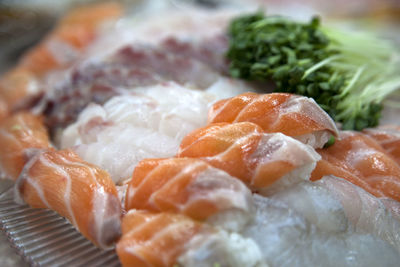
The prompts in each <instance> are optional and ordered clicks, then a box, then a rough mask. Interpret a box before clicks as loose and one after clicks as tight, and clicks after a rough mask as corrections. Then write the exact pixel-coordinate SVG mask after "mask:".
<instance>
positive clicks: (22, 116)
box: [0, 112, 51, 181]
mask: <svg viewBox="0 0 400 267" xmlns="http://www.w3.org/2000/svg"><path fill="white" fill-rule="evenodd" d="M0 147H1V150H0V167H1V171H2V173H3V175H4V177H5V178H7V179H11V180H14V181H15V180H16V179H17V178H18V176H19V174H20V173H21V171H22V169H23V167H24V165H25V164H26V163H27V162H28V160H29V159H30V158H31V156H32V154H33V153H34V151H35V150H41V149H50V148H51V145H50V141H49V136H48V133H47V129H46V128H45V126H44V125H43V120H42V118H41V117H40V116H35V115H33V114H31V113H29V112H19V113H16V114H14V115H12V116H10V117H8V118H6V119H5V120H3V121H2V122H1V123H0Z"/></svg>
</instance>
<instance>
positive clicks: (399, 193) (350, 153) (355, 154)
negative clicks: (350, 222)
mask: <svg viewBox="0 0 400 267" xmlns="http://www.w3.org/2000/svg"><path fill="white" fill-rule="evenodd" d="M318 153H319V154H320V155H321V156H322V160H321V161H320V162H318V164H317V167H316V168H315V170H314V172H313V173H312V177H311V179H312V180H314V181H315V180H318V179H320V178H322V177H323V176H324V175H329V174H332V175H335V176H337V177H340V178H344V179H346V180H348V181H350V182H351V183H353V184H355V185H357V186H359V187H361V188H363V189H364V190H366V191H367V192H369V193H371V194H373V195H374V196H376V197H389V198H392V199H395V200H397V201H400V167H399V165H398V164H397V163H396V162H395V161H394V160H393V159H392V157H390V156H389V155H387V153H386V151H385V150H384V149H383V148H382V147H381V146H380V145H379V144H378V143H377V142H376V141H375V140H374V139H372V138H371V137H369V136H367V135H365V134H362V133H359V132H350V131H343V132H341V133H340V136H339V139H338V140H337V141H336V142H335V144H334V145H332V146H330V147H328V148H326V149H320V150H318Z"/></svg>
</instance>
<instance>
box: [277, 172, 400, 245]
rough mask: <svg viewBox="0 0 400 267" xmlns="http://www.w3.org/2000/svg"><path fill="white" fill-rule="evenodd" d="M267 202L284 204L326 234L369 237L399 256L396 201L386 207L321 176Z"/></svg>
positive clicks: (354, 188)
mask: <svg viewBox="0 0 400 267" xmlns="http://www.w3.org/2000/svg"><path fill="white" fill-rule="evenodd" d="M271 198H272V199H275V200H279V201H282V202H284V203H285V204H286V205H288V206H289V207H290V208H291V209H293V210H295V211H296V212H298V213H299V214H301V215H302V216H304V218H305V219H306V220H307V221H308V222H309V223H312V224H314V225H315V226H316V227H318V229H320V230H322V231H324V232H326V233H332V234H340V233H344V232H348V231H354V232H356V233H361V234H372V235H373V236H375V237H377V238H380V239H382V240H384V241H386V242H387V243H389V244H391V245H392V246H393V247H394V248H396V249H397V250H398V251H399V253H400V234H399V231H398V229H400V222H399V221H398V219H396V214H394V213H393V212H392V211H393V210H395V209H396V208H397V209H399V208H400V203H398V202H396V201H393V202H396V204H395V203H390V204H389V203H388V202H387V200H382V199H379V198H376V197H374V196H372V195H371V194H369V193H368V192H366V191H365V190H364V189H362V188H360V187H358V186H355V185H353V184H352V183H350V182H348V181H346V180H344V179H341V178H337V177H334V176H325V177H323V178H322V179H320V180H318V181H316V182H309V181H304V182H300V183H298V184H296V185H294V186H292V187H290V188H288V189H287V190H283V191H280V192H278V193H277V194H274V195H273V196H271ZM387 205H390V207H388V208H387V207H386V206H387Z"/></svg>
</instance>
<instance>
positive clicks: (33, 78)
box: [0, 2, 122, 110]
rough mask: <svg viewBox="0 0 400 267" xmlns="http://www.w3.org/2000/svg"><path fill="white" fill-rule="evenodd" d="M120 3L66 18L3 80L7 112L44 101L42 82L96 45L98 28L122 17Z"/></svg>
mask: <svg viewBox="0 0 400 267" xmlns="http://www.w3.org/2000/svg"><path fill="white" fill-rule="evenodd" d="M121 12H122V10H121V6H120V5H119V4H117V3H111V2H110V3H97V4H93V5H88V6H85V7H80V8H77V9H75V10H72V11H71V12H70V13H69V14H67V15H66V16H65V17H64V18H63V19H61V21H60V22H59V24H58V25H57V26H56V27H55V29H54V30H53V31H52V32H51V33H50V34H49V35H48V36H47V37H46V38H45V39H44V40H43V41H42V42H41V43H40V44H38V45H37V46H35V47H33V48H32V49H31V50H30V51H28V52H27V53H26V54H25V55H24V56H23V57H22V58H21V59H20V61H19V63H18V64H17V66H16V67H15V68H14V69H12V70H10V71H8V72H7V73H5V74H4V75H3V77H2V78H1V79H0V96H1V97H2V98H4V99H5V100H6V103H7V105H8V109H10V110H16V109H21V108H30V107H32V106H33V105H36V104H37V101H38V99H40V98H41V97H42V94H43V93H44V92H43V89H44V88H43V87H44V86H43V85H42V84H41V80H42V79H44V78H45V76H46V74H48V73H49V72H50V71H53V70H56V69H61V68H65V67H68V66H69V65H71V64H72V62H74V61H75V60H77V59H78V57H79V56H80V54H81V52H82V50H83V49H84V48H86V47H87V46H88V45H89V44H90V43H92V42H93V41H94V39H95V38H96V36H97V35H98V34H97V30H98V29H97V28H98V26H99V25H100V24H101V23H103V22H104V21H107V20H112V19H115V18H117V17H119V16H120V15H121Z"/></svg>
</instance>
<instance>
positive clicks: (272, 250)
mask: <svg viewBox="0 0 400 267" xmlns="http://www.w3.org/2000/svg"><path fill="white" fill-rule="evenodd" d="M254 202H255V205H256V216H255V220H254V221H253V223H251V224H248V225H247V226H246V228H245V230H244V231H243V232H242V235H243V236H245V237H247V238H252V239H253V240H254V241H255V242H256V243H257V245H258V246H259V248H260V250H261V253H262V255H263V258H264V260H265V262H266V263H267V264H269V265H270V266H271V267H275V266H282V267H284V266H291V267H293V266H299V267H300V266H328V267H329V266H332V267H333V266H335V267H336V266H368V267H374V266H396V265H397V264H398V262H399V260H400V254H399V253H398V252H397V251H396V250H395V249H394V248H393V247H392V246H391V245H390V244H389V243H387V242H385V241H383V240H381V239H379V238H377V237H375V236H373V235H372V234H361V233H355V232H353V231H352V230H350V229H349V230H348V231H343V232H332V231H325V230H321V229H319V228H317V227H315V225H313V224H312V223H310V222H308V221H307V220H305V218H304V217H303V216H302V215H301V213H297V212H295V211H294V210H292V209H291V208H289V207H288V206H287V205H286V204H284V203H282V202H281V201H278V200H276V199H270V198H265V197H262V196H259V195H258V194H254ZM320 204H321V205H324V203H320ZM271 244H273V245H271Z"/></svg>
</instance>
